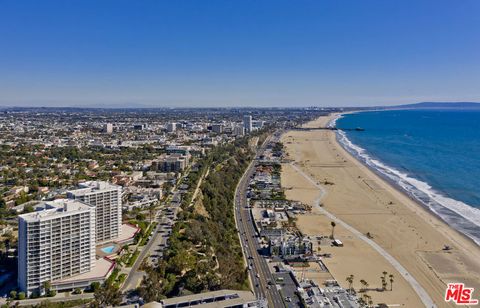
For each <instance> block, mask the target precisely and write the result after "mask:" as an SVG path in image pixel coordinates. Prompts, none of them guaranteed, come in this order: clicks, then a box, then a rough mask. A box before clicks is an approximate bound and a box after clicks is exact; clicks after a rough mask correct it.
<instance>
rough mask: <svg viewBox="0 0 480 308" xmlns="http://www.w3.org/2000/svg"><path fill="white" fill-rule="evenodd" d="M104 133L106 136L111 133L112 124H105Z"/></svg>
mask: <svg viewBox="0 0 480 308" xmlns="http://www.w3.org/2000/svg"><path fill="white" fill-rule="evenodd" d="M105 132H106V133H107V134H111V133H113V124H112V123H107V124H105Z"/></svg>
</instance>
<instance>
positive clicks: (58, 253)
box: [18, 199, 95, 295]
mask: <svg viewBox="0 0 480 308" xmlns="http://www.w3.org/2000/svg"><path fill="white" fill-rule="evenodd" d="M18 234H19V238H18V286H19V288H20V290H22V291H23V292H25V293H26V294H28V295H30V294H31V293H32V292H39V293H40V292H42V288H43V284H44V283H45V282H46V281H49V282H50V283H51V284H52V285H54V284H55V283H56V282H57V281H61V280H63V279H66V278H69V277H72V276H75V275H81V274H83V273H87V272H89V271H91V269H92V268H93V267H94V266H95V208H94V207H92V206H90V205H87V204H85V203H82V202H78V201H74V200H67V199H61V200H55V201H48V202H43V203H41V204H40V205H38V206H36V211H35V212H32V213H28V214H23V215H19V217H18Z"/></svg>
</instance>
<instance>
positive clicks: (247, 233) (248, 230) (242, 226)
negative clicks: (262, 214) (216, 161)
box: [235, 133, 285, 307]
mask: <svg viewBox="0 0 480 308" xmlns="http://www.w3.org/2000/svg"><path fill="white" fill-rule="evenodd" d="M278 135H279V133H276V134H275V136H278ZM272 138H275V137H272ZM272 138H267V140H266V141H265V142H264V143H263V144H262V145H261V146H260V148H259V149H258V150H257V153H256V159H257V158H258V157H259V156H260V155H261V154H262V153H263V151H264V150H265V147H266V145H267V144H268V142H270V141H272V140H271V139H272ZM256 159H255V160H256ZM254 171H255V161H253V162H252V163H251V164H250V165H249V166H248V168H247V170H246V171H245V173H244V175H243V177H242V178H241V179H240V182H239V184H238V186H237V190H236V192H235V219H236V223H237V227H238V231H239V235H240V242H241V245H242V249H243V253H244V255H245V257H246V260H247V266H248V268H249V274H250V281H251V282H252V284H253V286H252V288H253V291H254V293H255V295H256V296H257V297H258V298H266V299H267V301H268V306H269V307H285V304H284V302H283V299H282V296H281V294H280V292H279V291H278V290H277V288H276V285H275V281H274V278H273V275H272V273H271V272H270V269H269V267H268V263H267V261H266V259H265V258H264V256H262V255H260V254H259V251H260V250H261V249H262V247H261V245H260V244H259V241H258V236H257V232H256V230H255V227H254V222H253V219H252V217H251V215H250V209H249V204H248V201H247V189H248V184H249V180H250V178H251V177H252V176H253V174H254Z"/></svg>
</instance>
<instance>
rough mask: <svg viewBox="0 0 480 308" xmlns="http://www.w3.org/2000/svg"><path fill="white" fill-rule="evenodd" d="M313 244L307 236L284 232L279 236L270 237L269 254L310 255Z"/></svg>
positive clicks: (287, 255) (284, 255) (285, 255)
mask: <svg viewBox="0 0 480 308" xmlns="http://www.w3.org/2000/svg"><path fill="white" fill-rule="evenodd" d="M312 248H313V245H312V242H311V240H310V239H309V238H307V237H299V236H294V235H291V234H285V235H282V236H281V237H271V238H270V241H269V250H270V254H271V255H276V256H282V257H284V258H285V257H294V256H304V255H311V254H312V252H313V249H312Z"/></svg>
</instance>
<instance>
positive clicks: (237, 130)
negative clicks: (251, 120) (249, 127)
mask: <svg viewBox="0 0 480 308" xmlns="http://www.w3.org/2000/svg"><path fill="white" fill-rule="evenodd" d="M233 134H234V135H235V136H243V135H245V128H243V126H241V125H235V127H234V128H233Z"/></svg>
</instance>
